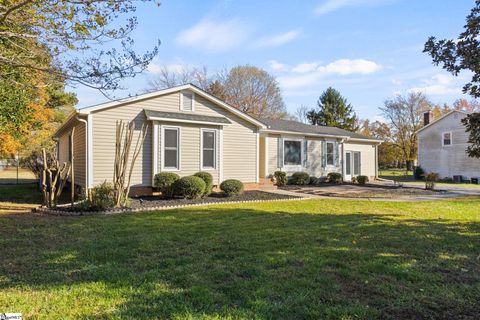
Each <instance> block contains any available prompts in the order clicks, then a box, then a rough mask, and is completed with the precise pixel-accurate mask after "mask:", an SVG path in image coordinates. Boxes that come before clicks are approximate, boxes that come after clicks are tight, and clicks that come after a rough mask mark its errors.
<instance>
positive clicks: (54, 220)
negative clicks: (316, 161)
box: [0, 198, 480, 319]
mask: <svg viewBox="0 0 480 320" xmlns="http://www.w3.org/2000/svg"><path fill="white" fill-rule="evenodd" d="M0 234H1V237H0V257H1V261H2V263H1V264H0V312H21V313H23V315H24V318H27V319H28V318H35V319H37V318H38V319H59V318H71V319H78V318H128V319H152V318H168V319H170V318H176V319H184V318H205V319H207V318H208V319H211V318H232V319H237V318H245V319H252V318H258V319H266V318H269V319H279V318H281V319H282V318H283V319H305V318H311V319H322V318H326V319H328V318H330V319H359V318H360V319H372V318H381V319H385V318H392V319H420V318H423V319H425V318H437V319H438V318H442V319H454V318H455V319H460V318H463V319H465V318H471V319H474V318H477V317H478V315H479V314H480V301H479V297H480V268H479V264H480V261H479V259H480V257H479V253H480V252H479V243H480V199H479V198H471V199H463V200H451V201H436V202H416V203H405V202H369V201H347V200H308V201H291V202H276V203H272V202H270V203H268V202H267V203H257V204H238V205H216V206H210V207H195V208H188V209H177V210H168V211H161V212H151V213H140V214H124V215H114V216H86V217H53V216H39V215H30V214H7V213H4V214H0Z"/></svg>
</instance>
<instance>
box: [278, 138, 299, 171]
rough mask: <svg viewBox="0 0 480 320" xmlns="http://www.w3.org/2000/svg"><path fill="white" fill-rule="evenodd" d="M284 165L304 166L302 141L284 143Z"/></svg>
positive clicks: (285, 141)
mask: <svg viewBox="0 0 480 320" xmlns="http://www.w3.org/2000/svg"><path fill="white" fill-rule="evenodd" d="M283 164H284V165H285V166H300V165H302V140H284V141H283Z"/></svg>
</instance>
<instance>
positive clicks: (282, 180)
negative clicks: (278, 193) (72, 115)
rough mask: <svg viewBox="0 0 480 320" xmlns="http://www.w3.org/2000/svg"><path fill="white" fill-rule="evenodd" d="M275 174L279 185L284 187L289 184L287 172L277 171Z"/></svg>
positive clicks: (276, 182)
mask: <svg viewBox="0 0 480 320" xmlns="http://www.w3.org/2000/svg"><path fill="white" fill-rule="evenodd" d="M273 176H274V177H275V184H276V185H277V187H283V186H284V185H286V184H287V182H288V178H287V173H286V172H283V171H275V172H274V173H273Z"/></svg>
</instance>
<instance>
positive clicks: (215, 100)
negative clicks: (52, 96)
mask: <svg viewBox="0 0 480 320" xmlns="http://www.w3.org/2000/svg"><path fill="white" fill-rule="evenodd" d="M183 90H191V91H193V92H194V93H195V94H198V95H199V96H201V97H203V98H205V99H207V100H209V101H210V102H213V103H215V104H216V105H218V106H220V107H222V108H224V109H226V110H228V111H230V112H231V113H233V114H235V115H237V116H239V117H240V118H242V119H244V120H246V121H248V122H250V123H252V124H254V125H256V126H257V127H259V128H265V125H264V124H263V123H262V122H260V121H258V120H257V119H255V118H253V117H252V116H250V115H248V114H246V113H244V112H242V111H240V110H238V109H236V108H235V107H232V106H231V105H229V104H227V103H225V102H224V101H222V100H220V99H218V98H217V97H214V96H213V95H211V94H209V93H207V92H205V91H204V90H202V89H200V88H198V87H197V86H194V85H193V84H191V83H189V84H184V85H180V86H176V87H172V88H168V89H163V90H158V91H154V92H149V93H145V94H141V95H138V96H135V97H129V98H125V99H118V100H114V101H110V102H106V103H102V104H98V105H94V106H90V107H86V108H82V109H79V110H78V112H79V113H80V114H90V113H92V112H97V111H101V110H104V109H109V108H116V107H119V106H121V105H124V104H129V103H132V102H135V101H140V100H146V99H152V98H156V97H159V96H162V95H166V94H169V93H174V92H180V91H183Z"/></svg>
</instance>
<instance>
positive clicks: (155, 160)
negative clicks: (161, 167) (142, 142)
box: [152, 121, 158, 186]
mask: <svg viewBox="0 0 480 320" xmlns="http://www.w3.org/2000/svg"><path fill="white" fill-rule="evenodd" d="M152 126H153V128H152V129H153V133H152V153H153V154H152V186H153V180H154V177H155V175H156V174H157V173H158V123H157V121H153V122H152Z"/></svg>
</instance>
